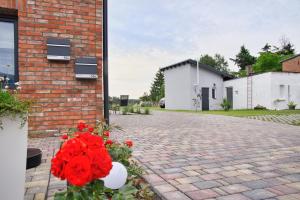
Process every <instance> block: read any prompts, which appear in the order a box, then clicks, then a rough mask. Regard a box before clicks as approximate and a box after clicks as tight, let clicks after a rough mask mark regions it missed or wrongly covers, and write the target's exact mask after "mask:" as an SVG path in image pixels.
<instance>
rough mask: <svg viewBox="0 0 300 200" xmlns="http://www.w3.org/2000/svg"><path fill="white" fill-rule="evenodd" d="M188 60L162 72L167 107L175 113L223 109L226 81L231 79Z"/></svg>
mask: <svg viewBox="0 0 300 200" xmlns="http://www.w3.org/2000/svg"><path fill="white" fill-rule="evenodd" d="M198 69H199V70H198V80H197V62H196V61H195V60H191V59H189V60H185V61H183V62H180V63H176V64H174V65H171V66H168V67H164V68H162V69H161V70H162V71H163V72H164V75H165V105H166V109H172V110H195V109H198V110H217V109H221V107H220V104H221V102H222V99H223V94H224V92H223V89H224V80H228V79H230V78H232V77H231V76H230V75H228V74H227V73H224V72H220V71H218V70H216V69H215V68H213V67H210V66H208V65H204V64H199V68H198Z"/></svg>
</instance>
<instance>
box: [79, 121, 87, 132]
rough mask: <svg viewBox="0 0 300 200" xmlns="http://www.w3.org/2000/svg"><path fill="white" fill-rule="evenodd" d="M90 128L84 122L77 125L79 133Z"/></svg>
mask: <svg viewBox="0 0 300 200" xmlns="http://www.w3.org/2000/svg"><path fill="white" fill-rule="evenodd" d="M87 127H88V126H87V125H86V124H85V123H84V122H79V123H78V124H77V129H78V130H79V131H83V130H84V129H85V128H87Z"/></svg>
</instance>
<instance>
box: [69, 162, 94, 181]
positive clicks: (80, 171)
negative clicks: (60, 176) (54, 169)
mask: <svg viewBox="0 0 300 200" xmlns="http://www.w3.org/2000/svg"><path fill="white" fill-rule="evenodd" d="M65 175H66V177H67V180H68V181H69V183H71V184H72V185H76V186H84V185H85V184H86V183H88V182H90V181H91V179H92V169H91V161H90V159H89V158H88V157H86V156H75V157H74V158H72V160H71V161H70V162H69V163H68V164H67V165H66V168H65Z"/></svg>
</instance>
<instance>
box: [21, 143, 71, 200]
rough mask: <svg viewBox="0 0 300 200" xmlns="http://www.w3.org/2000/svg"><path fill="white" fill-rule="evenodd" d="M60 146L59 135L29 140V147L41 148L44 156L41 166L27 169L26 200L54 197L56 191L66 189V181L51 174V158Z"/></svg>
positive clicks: (41, 199)
mask: <svg viewBox="0 0 300 200" xmlns="http://www.w3.org/2000/svg"><path fill="white" fill-rule="evenodd" d="M59 146H60V139H59V138H58V137H49V138H35V139H29V140H28V147H32V148H40V149H41V150H42V152H43V156H42V164H41V165H40V166H38V167H36V168H32V169H28V170H26V183H25V195H24V200H44V199H53V195H54V194H55V192H57V191H61V190H64V189H66V182H65V181H60V180H59V179H57V178H55V177H53V176H52V175H51V176H50V167H51V159H52V157H53V155H54V152H56V151H57V150H58V148H59ZM49 178H50V180H49Z"/></svg>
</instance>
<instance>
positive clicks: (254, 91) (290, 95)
mask: <svg viewBox="0 0 300 200" xmlns="http://www.w3.org/2000/svg"><path fill="white" fill-rule="evenodd" d="M231 96H232V98H229V100H230V101H232V106H233V109H252V108H254V107H255V106H257V105H261V106H264V107H266V108H268V109H276V110H283V109H287V108H288V106H287V104H288V103H289V102H290V101H293V102H294V103H296V104H297V107H298V108H300V73H289V72H267V73H263V74H258V75H253V76H249V77H244V78H238V79H232V80H229V81H225V82H224V97H231Z"/></svg>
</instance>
